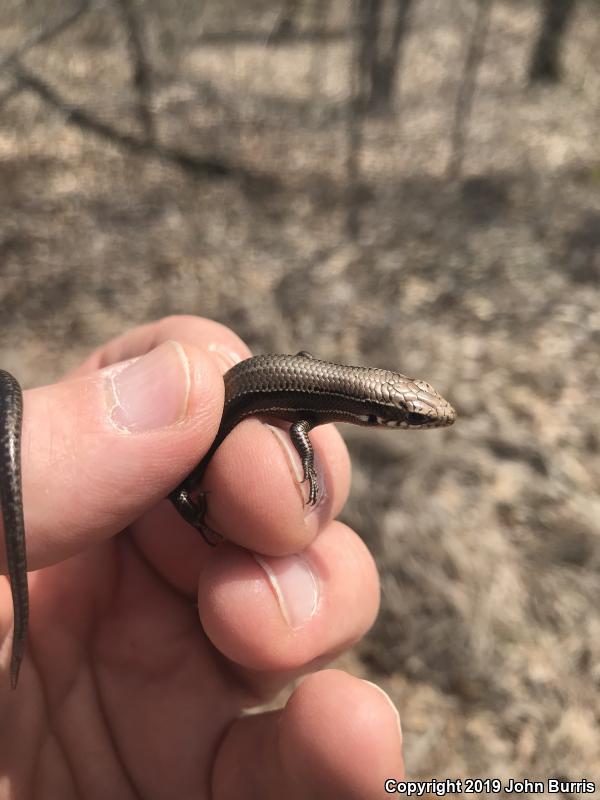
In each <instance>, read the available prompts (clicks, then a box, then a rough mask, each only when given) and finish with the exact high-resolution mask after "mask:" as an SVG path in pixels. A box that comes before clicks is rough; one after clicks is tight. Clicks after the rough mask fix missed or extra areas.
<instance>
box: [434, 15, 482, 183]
mask: <svg viewBox="0 0 600 800" xmlns="http://www.w3.org/2000/svg"><path fill="white" fill-rule="evenodd" d="M492 4H493V0H478V3H477V16H476V17H475V23H474V25H473V31H472V32H471V39H470V41H469V47H468V50H467V57H466V59H465V66H464V69H463V74H462V80H461V84H460V89H459V91H458V95H457V98H456V106H455V109H454V124H453V126H452V144H451V150H450V158H449V159H448V166H447V168H446V174H447V176H448V177H449V178H450V179H455V178H458V177H459V176H460V173H461V171H462V165H463V160H464V155H465V142H466V140H467V135H468V128H469V122H470V118H471V110H472V108H473V96H474V94H475V89H476V86H477V73H478V71H479V67H480V65H481V61H482V60H483V54H484V51H485V43H486V40H487V35H488V30H489V23H490V16H491V11H492Z"/></svg>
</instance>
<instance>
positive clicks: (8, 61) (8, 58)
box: [0, 0, 90, 71]
mask: <svg viewBox="0 0 600 800" xmlns="http://www.w3.org/2000/svg"><path fill="white" fill-rule="evenodd" d="M89 8H90V2H89V0H82V2H80V4H79V5H78V6H77V7H76V8H74V9H73V11H72V12H71V13H70V14H67V16H66V17H63V18H62V19H60V20H59V21H58V22H57V23H56V24H55V25H50V26H49V27H47V28H42V27H40V28H38V30H37V31H34V32H33V33H32V34H31V35H30V36H29V37H28V38H27V39H25V40H24V41H22V42H21V44H19V45H18V46H17V47H16V48H15V49H14V50H13V51H12V52H11V53H8V55H5V56H3V57H2V58H0V71H1V70H3V69H6V67H9V66H11V65H12V64H14V63H16V62H17V61H18V60H19V59H20V58H21V57H22V56H24V55H25V54H26V53H27V52H28V51H29V50H31V49H32V48H33V47H36V46H37V45H38V44H43V43H45V42H48V41H50V40H51V39H53V38H54V37H55V36H58V34H59V33H62V32H63V31H65V30H67V28H69V27H70V26H71V25H73V23H74V22H76V21H77V20H78V19H79V17H81V16H82V14H84V13H85V12H86V11H88V10H89Z"/></svg>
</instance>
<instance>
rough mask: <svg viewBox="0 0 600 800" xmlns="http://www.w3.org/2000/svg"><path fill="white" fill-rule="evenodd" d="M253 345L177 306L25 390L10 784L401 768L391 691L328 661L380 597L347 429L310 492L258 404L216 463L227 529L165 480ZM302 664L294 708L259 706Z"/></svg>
mask: <svg viewBox="0 0 600 800" xmlns="http://www.w3.org/2000/svg"><path fill="white" fill-rule="evenodd" d="M145 353H148V356H147V357H146V358H143V359H140V360H137V361H135V362H128V360H129V359H135V358H136V357H137V356H141V355H143V354H145ZM228 354H229V359H228ZM248 355H249V352H248V350H247V348H246V347H245V345H244V344H243V343H242V342H241V341H240V340H239V339H238V338H237V337H236V336H235V335H234V334H233V333H232V332H231V331H229V330H228V329H226V328H224V327H223V326H221V325H218V324H217V323H214V322H211V321H209V320H203V319H199V318H195V317H172V318H167V319H163V320H161V321H160V322H157V323H153V324H150V325H147V326H143V327H141V328H137V329H135V330H133V331H131V332H129V333H127V334H125V335H124V336H122V337H120V338H118V339H116V340H114V341H113V342H110V343H109V344H107V345H106V346H105V347H103V348H101V349H100V350H98V351H96V352H95V353H94V354H92V356H91V357H90V358H89V359H87V360H86V362H85V363H84V364H83V365H82V366H81V367H80V368H79V369H78V370H76V371H75V372H74V373H72V374H71V375H69V376H67V378H66V379H65V380H64V381H61V382H60V383H57V384H54V385H52V386H46V387H42V388H40V389H34V390H31V391H29V392H26V393H25V416H24V429H23V484H24V488H23V492H24V501H25V523H26V530H27V548H28V559H29V569H30V570H32V572H31V573H30V576H29V582H30V594H31V611H30V631H29V640H28V650H27V654H26V656H25V660H24V663H23V667H22V670H21V676H20V681H19V686H18V688H17V690H16V691H15V692H11V690H10V688H9V687H10V682H9V677H8V663H9V658H10V641H11V629H12V602H11V598H10V592H9V589H8V584H7V582H4V583H3V584H2V585H1V586H0V633H1V636H2V641H3V644H2V646H1V648H0V664H1V665H2V667H3V670H4V673H5V674H3V675H2V676H0V677H1V679H2V680H1V683H0V800H5V798H14V799H16V800H21V799H22V798H33V797H38V796H39V797H44V798H45V800H51V798H54V797H56V798H61V800H63V799H64V798H68V797H75V796H77V797H79V796H81V797H85V798H86V800H94V798H96V797H97V798H102V800H105V798H107V797H110V798H111V800H113V799H114V800H117V799H118V798H129V797H143V798H145V800H149V799H151V798H173V797H177V798H178V800H184V799H185V798H188V797H189V798H192V797H193V798H195V799H197V798H200V797H206V798H208V797H211V798H214V800H226V799H227V798H234V797H235V798H238V797H243V798H255V797H256V798H262V799H264V800H268V798H278V799H279V798H282V797H285V798H291V800H296V799H297V800H300V799H301V798H302V799H304V798H307V799H310V800H319V798H338V797H339V798H345V799H346V798H355V797H356V798H361V800H369V798H371V797H373V798H378V797H381V796H382V795H383V785H384V780H385V778H389V777H393V778H396V779H400V778H401V777H402V776H403V763H402V756H401V734H400V731H399V726H398V719H397V714H396V712H395V710H394V709H393V707H392V706H391V704H390V703H389V701H388V700H387V698H386V696H385V695H384V694H383V693H382V692H380V691H379V690H377V688H376V687H374V686H373V685H372V684H369V683H366V682H364V681H361V680H359V679H357V678H353V677H351V676H349V675H346V674H345V673H343V672H340V671H336V670H325V671H321V672H314V670H316V669H318V668H319V666H320V665H322V664H323V663H326V661H327V660H329V659H330V658H332V657H333V656H334V655H335V654H336V653H338V652H340V651H341V650H343V649H345V648H346V647H348V646H349V645H350V644H352V643H353V642H354V641H356V640H357V639H359V638H360V637H361V636H362V635H363V634H364V633H365V632H366V630H367V629H368V628H369V627H370V625H371V624H372V622H373V619H374V617H375V615H376V612H377V607H378V600H379V590H378V582H377V575H376V571H375V567H374V564H373V561H372V559H371V557H370V555H369V553H368V551H367V549H366V547H365V546H364V544H363V543H362V541H361V540H360V539H359V538H358V536H357V535H356V534H354V533H353V532H352V531H351V530H349V529H348V528H347V527H346V526H344V525H342V524H340V523H338V522H335V521H334V517H335V516H336V515H337V514H338V513H339V511H340V509H341V507H342V506H343V503H344V501H345V499H346V496H347V493H348V488H349V476H350V470H349V462H348V457H347V453H346V450H345V447H344V445H343V442H342V440H341V438H340V436H339V434H338V433H337V431H336V430H335V428H334V427H333V426H331V425H326V426H322V427H319V428H317V429H316V430H315V431H314V432H313V434H312V435H311V438H312V440H313V443H314V446H315V450H316V452H317V458H318V467H319V470H320V484H321V486H322V487H325V492H324V496H323V498H322V500H321V502H320V503H319V504H318V506H317V507H316V509H314V510H313V509H311V508H310V507H307V506H306V505H305V503H304V499H305V498H304V497H303V488H302V486H301V485H300V483H299V480H300V478H301V471H300V462H299V459H298V456H297V454H296V453H295V450H294V449H293V447H292V446H291V444H290V442H289V438H288V437H287V435H281V434H282V432H281V430H280V429H275V430H274V429H273V428H272V427H270V426H267V425H265V424H264V423H262V422H260V421H259V420H258V419H251V420H247V421H245V422H243V423H242V424H240V425H239V426H237V427H236V428H235V429H234V431H233V432H232V433H231V434H230V436H229V437H228V438H227V439H226V441H225V442H224V443H223V445H222V446H221V447H220V448H219V450H218V451H217V453H216V454H215V456H214V458H213V459H212V461H211V463H210V466H209V468H208V469H207V472H206V475H205V479H204V481H203V488H204V489H205V490H206V491H207V492H210V493H211V494H210V499H209V516H208V521H209V522H210V524H211V527H213V528H214V529H215V530H217V531H219V532H220V533H222V534H223V535H224V536H225V538H226V540H227V541H226V542H225V543H224V544H223V545H221V546H219V547H218V548H215V549H212V548H208V547H207V546H206V545H205V544H204V542H203V541H202V538H201V537H200V536H199V535H198V533H197V532H196V531H194V530H193V529H192V528H191V527H189V526H188V525H186V523H184V522H183V520H181V519H180V518H179V517H178V515H177V514H176V512H175V511H174V509H173V508H172V507H171V505H170V504H169V503H168V502H166V501H163V500H162V498H164V497H165V496H166V495H167V494H168V492H169V491H170V490H171V489H173V488H174V486H175V485H176V484H177V483H178V482H179V481H180V480H181V479H182V478H183V477H185V475H186V474H187V473H188V472H189V471H190V470H191V469H192V467H194V466H195V465H196V463H197V462H198V461H200V459H201V457H202V455H203V454H204V453H205V452H206V450H208V448H209V446H210V443H211V441H212V440H213V438H214V435H215V433H216V431H217V428H218V425H219V420H220V415H221V411H222V406H223V383H222V380H221V376H220V372H224V371H225V370H226V369H227V368H228V367H229V366H231V363H232V360H231V357H232V356H233V357H237V358H245V357H247V356H248ZM123 362H126V363H123ZM109 365H112V366H109ZM274 434H275V435H274ZM298 553H300V554H301V555H294V554H298ZM253 554H259V555H258V557H256V556H255V555H253ZM2 566H3V570H4V571H5V567H4V562H3V563H2ZM306 673H313V674H311V675H310V676H309V677H307V678H305V679H304V681H303V682H302V683H301V684H300V686H298V687H297V688H296V689H295V690H294V691H293V693H292V694H291V696H290V698H289V699H288V701H287V703H286V705H285V707H284V708H283V709H280V710H277V711H271V712H261V713H257V714H253V715H251V716H244V715H243V711H244V709H246V708H249V707H252V706H256V705H258V704H260V703H264V702H267V701H269V700H270V699H272V698H273V696H274V695H275V694H276V693H277V691H278V690H280V689H281V688H283V687H284V686H285V685H286V684H288V683H289V682H290V681H291V680H292V679H294V678H296V677H298V676H300V675H303V674H306Z"/></svg>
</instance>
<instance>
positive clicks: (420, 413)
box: [0, 352, 456, 688]
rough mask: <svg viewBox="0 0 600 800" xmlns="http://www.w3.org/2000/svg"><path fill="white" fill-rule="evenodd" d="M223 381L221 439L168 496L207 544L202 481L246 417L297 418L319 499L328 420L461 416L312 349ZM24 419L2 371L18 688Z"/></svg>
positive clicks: (311, 490)
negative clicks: (319, 452)
mask: <svg viewBox="0 0 600 800" xmlns="http://www.w3.org/2000/svg"><path fill="white" fill-rule="evenodd" d="M224 382H225V404H224V408H223V416H222V419H221V424H220V426H219V430H218V432H217V435H216V437H215V440H214V442H213V444H212V445H211V447H210V449H209V450H208V452H207V453H206V455H205V456H204V458H203V459H202V460H201V461H200V462H199V464H198V465H197V466H196V467H195V468H194V469H193V470H192V472H191V473H190V474H189V475H188V476H187V477H186V478H185V480H183V481H182V482H181V483H180V484H179V486H177V488H176V489H174V490H173V491H172V492H171V494H170V495H169V499H170V500H171V502H172V503H173V505H174V506H175V508H176V509H177V510H178V512H179V513H180V514H181V516H182V517H183V518H184V519H185V520H186V521H187V522H189V523H190V524H191V525H192V526H193V527H194V528H196V529H197V530H198V531H200V533H202V535H203V536H204V538H205V539H206V541H207V542H208V543H209V544H216V543H217V542H218V541H219V540H220V539H221V538H222V537H221V536H220V535H219V534H217V533H216V532H215V531H213V530H211V528H210V527H209V526H208V525H207V524H206V522H205V517H206V497H205V495H204V494H202V492H200V491H199V490H198V487H199V485H200V483H201V481H202V477H203V475H204V472H205V471H206V468H207V466H208V463H209V462H210V460H211V458H212V456H213V455H214V453H215V451H216V450H217V448H218V447H219V446H220V445H221V443H222V442H223V440H224V439H225V438H226V436H227V435H228V434H229V433H230V432H231V431H232V430H233V428H235V426H236V425H237V424H238V423H240V422H241V421H242V420H244V419H246V418H247V417H250V416H254V415H257V414H262V415H266V416H272V417H277V418H279V419H282V420H285V421H287V422H290V423H292V424H291V427H290V437H291V440H292V443H293V444H294V447H295V448H296V450H297V452H298V454H299V456H300V459H301V461H302V469H303V474H304V481H305V482H307V483H308V503H309V504H311V505H314V504H315V503H316V502H317V500H318V496H319V485H318V480H317V473H316V470H315V466H314V453H313V448H312V444H311V441H310V437H309V432H310V431H311V430H312V428H314V427H316V426H317V425H323V424H325V423H327V422H350V423H352V424H354V425H366V426H371V427H380V428H399V429H414V430H422V429H425V428H440V427H444V426H447V425H452V423H453V422H454V419H455V416H456V415H455V412H454V409H453V408H452V406H451V405H450V403H448V401H447V400H444V398H443V397H442V396H441V395H440V394H438V393H437V392H436V390H435V389H434V388H433V387H432V386H431V385H430V384H428V383H426V382H425V381H423V380H419V379H415V378H409V377H407V376H406V375H402V374H400V373H398V372H391V371H389V370H384V369H374V368H370V367H351V366H345V365H342V364H333V363H331V362H328V361H320V360H319V359H316V358H314V357H313V356H311V355H310V353H306V352H301V353H298V354H297V355H295V356H291V355H262V356H255V357H254V358H249V359H247V360H245V361H241V362H240V363H239V364H236V365H235V366H234V367H232V368H231V369H230V370H229V371H228V372H227V373H226V374H225V376H224ZM21 420H22V394H21V388H20V386H19V384H18V382H17V381H16V379H15V378H13V376H12V375H10V374H9V373H8V372H4V371H3V370H0V501H1V502H2V515H3V519H4V537H5V541H6V559H7V564H8V573H9V578H10V583H11V590H12V597H13V608H14V633H13V646H12V657H11V666H10V677H11V686H12V687H13V688H15V687H16V685H17V680H18V677H19V669H20V665H21V661H22V658H23V653H24V649H25V640H26V636H27V619H28V608H29V601H28V592H27V562H26V555H25V531H24V525H23V501H22V496H21V466H20V448H21Z"/></svg>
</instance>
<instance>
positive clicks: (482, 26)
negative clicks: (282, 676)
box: [0, 0, 600, 781]
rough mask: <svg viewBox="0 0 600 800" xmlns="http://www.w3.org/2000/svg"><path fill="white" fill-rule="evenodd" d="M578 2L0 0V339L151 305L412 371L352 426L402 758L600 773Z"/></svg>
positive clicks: (585, 118)
mask: <svg viewBox="0 0 600 800" xmlns="http://www.w3.org/2000/svg"><path fill="white" fill-rule="evenodd" d="M598 10H599V8H598V3H597V2H596V0H587V1H586V0H562V2H561V0H545V1H540V2H537V1H535V2H534V0H514V1H513V2H510V0H456V2H452V3H450V2H444V1H443V0H393V1H392V0H354V1H353V2H352V1H351V0H330V2H318V0H272V1H271V0H249V1H248V2H239V0H238V2H233V1H232V0H229V2H217V0H206V1H205V2H197V0H104V2H102V1H101V0H70V2H67V1H66V0H54V1H52V0H3V2H2V4H1V7H0V319H1V327H0V364H1V365H2V366H3V367H4V368H6V369H8V370H10V371H12V372H14V373H15V374H16V375H17V376H18V377H19V378H20V379H21V380H22V382H23V383H24V384H25V385H28V386H31V385H38V384H42V383H44V382H48V381H52V380H55V379H57V378H58V377H59V376H60V375H61V374H63V373H64V372H65V371H66V370H67V369H69V368H71V367H73V366H74V365H75V364H76V363H77V362H78V361H79V360H80V359H82V358H83V357H84V356H85V355H86V354H87V353H88V352H89V350H90V349H91V348H93V347H96V346H97V345H100V344H101V343H102V342H104V341H106V340H107V339H109V338H110V337H113V336H115V335H117V334H119V333H121V332H122V331H124V330H126V329H127V328H129V327H131V326H133V325H135V324H138V323H141V322H144V321H148V320H152V319H157V318H159V317H161V316H164V315H167V314H176V313H177V314H178V313H192V314H199V315H204V316H207V317H212V318H214V319H217V320H220V321H221V322H223V323H225V324H227V325H230V326H231V327H232V328H233V329H235V330H236V331H237V333H238V334H239V335H240V336H242V337H243V338H245V339H246V340H247V341H248V343H249V344H250V346H251V347H252V348H253V349H254V351H255V352H257V353H259V352H272V351H274V352H290V353H295V352H297V351H298V350H300V349H306V350H309V351H311V352H312V353H314V354H315V355H317V356H319V357H321V358H325V359H331V360H338V361H342V362H346V363H359V364H369V365H373V366H381V367H387V368H392V369H396V370H399V371H402V372H405V373H408V374H412V375H416V376H418V377H422V378H425V379H427V380H429V381H431V383H433V384H434V385H435V386H436V388H438V389H439V390H440V391H441V392H442V393H443V394H444V395H445V396H446V397H448V399H450V400H451V402H452V403H453V404H454V405H455V406H456V408H457V409H458V413H459V419H458V422H457V423H456V425H455V426H454V428H452V429H449V430H443V431H428V432H425V433H414V432H403V433H401V434H400V433H399V434H397V435H394V434H391V433H380V432H377V431H362V430H360V429H354V428H351V427H348V426H346V427H344V428H343V431H342V432H343V433H344V435H345V436H346V438H347V441H348V444H349V447H350V449H351V452H352V455H353V462H354V477H353V487H352V494H351V499H350V502H349V503H348V506H347V508H346V510H345V513H344V519H345V520H346V521H347V522H349V523H350V524H351V525H352V526H354V527H355V528H356V529H357V530H358V531H359V532H360V533H361V534H362V535H363V536H364V538H365V540H366V542H367V543H368V545H369V547H370V549H371V551H372V552H373V553H374V555H375V557H376V558H377V560H378V563H379V567H380V570H381V577H382V587H383V596H382V608H381V613H380V615H379V619H378V622H377V623H376V625H375V627H374V629H373V630H372V632H371V633H370V635H369V636H368V637H367V638H366V639H365V640H364V641H363V642H362V643H361V644H360V645H358V646H357V647H356V648H355V650H354V651H353V652H352V653H350V654H348V655H347V656H344V657H343V658H342V659H340V660H339V661H338V662H337V663H338V664H339V665H341V666H343V667H344V668H347V669H350V670H352V671H353V672H354V673H355V674H358V675H360V676H363V677H368V678H370V679H371V680H374V681H376V682H378V683H379V684H380V685H381V686H382V687H383V688H384V689H385V690H386V691H387V692H388V693H389V694H390V695H391V697H392V698H393V699H394V701H395V702H396V704H397V705H398V707H399V708H400V711H401V715H402V721H403V728H404V735H405V756H406V763H407V767H408V771H409V775H410V776H411V777H413V778H415V777H430V776H433V777H438V778H444V777H460V776H480V777H500V778H508V777H523V776H526V777H529V778H540V779H543V778H547V777H550V776H554V777H561V778H563V779H564V780H578V779H581V778H583V777H587V778H588V779H590V780H594V779H595V780H596V781H600V734H599V730H600V691H599V690H600V499H599V489H600V428H599V425H598V421H599V408H600V368H599V363H600V362H599V355H600V137H599V130H600V69H599V60H598V52H599V41H600V15H599V14H598Z"/></svg>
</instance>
